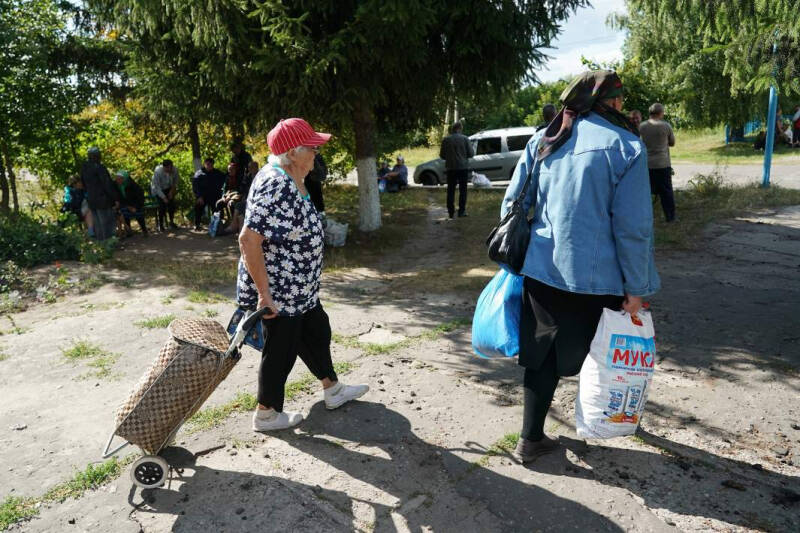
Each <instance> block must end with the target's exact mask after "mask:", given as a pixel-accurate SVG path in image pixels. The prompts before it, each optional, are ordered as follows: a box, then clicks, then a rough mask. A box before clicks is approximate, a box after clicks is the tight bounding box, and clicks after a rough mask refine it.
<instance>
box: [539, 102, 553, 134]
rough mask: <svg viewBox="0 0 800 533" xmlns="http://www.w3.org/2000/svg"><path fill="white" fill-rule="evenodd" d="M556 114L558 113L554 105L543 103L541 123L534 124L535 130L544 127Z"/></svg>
mask: <svg viewBox="0 0 800 533" xmlns="http://www.w3.org/2000/svg"><path fill="white" fill-rule="evenodd" d="M556 114H558V110H557V109H556V106H554V105H553V104H545V105H544V106H543V107H542V123H541V124H539V125H538V126H536V131H539V130H541V129H543V128H546V127H547V125H548V124H550V123H551V122H553V119H554V118H556Z"/></svg>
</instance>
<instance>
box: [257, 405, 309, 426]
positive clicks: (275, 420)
mask: <svg viewBox="0 0 800 533" xmlns="http://www.w3.org/2000/svg"><path fill="white" fill-rule="evenodd" d="M302 421H303V415H302V414H300V413H291V412H288V411H284V412H282V413H278V412H277V411H275V409H256V412H255V413H253V431H276V430H279V429H287V428H290V427H292V426H296V425H297V424H299V423H300V422H302Z"/></svg>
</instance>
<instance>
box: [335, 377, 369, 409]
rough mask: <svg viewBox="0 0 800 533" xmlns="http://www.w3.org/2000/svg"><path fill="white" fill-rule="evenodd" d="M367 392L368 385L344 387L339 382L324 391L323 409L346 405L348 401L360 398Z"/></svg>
mask: <svg viewBox="0 0 800 533" xmlns="http://www.w3.org/2000/svg"><path fill="white" fill-rule="evenodd" d="M368 390H369V385H345V384H344V383H342V382H341V381H340V382H339V383H337V384H336V385H334V386H333V387H330V388H328V389H325V407H326V408H328V409H336V408H337V407H341V406H342V405H344V404H346V403H347V402H349V401H350V400H355V399H356V398H361V397H362V396H364V395H365V394H366V393H367V391H368Z"/></svg>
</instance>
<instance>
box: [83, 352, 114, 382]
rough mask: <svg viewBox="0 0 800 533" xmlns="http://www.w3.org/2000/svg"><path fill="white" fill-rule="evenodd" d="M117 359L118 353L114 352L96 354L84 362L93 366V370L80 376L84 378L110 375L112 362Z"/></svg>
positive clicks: (90, 366)
mask: <svg viewBox="0 0 800 533" xmlns="http://www.w3.org/2000/svg"><path fill="white" fill-rule="evenodd" d="M117 359H119V354H116V353H112V354H106V355H101V356H98V357H96V358H94V359H92V360H91V361H89V362H88V363H87V364H86V366H88V367H89V368H93V369H94V370H93V371H90V372H89V373H87V374H84V375H83V376H81V377H82V378H85V379H88V378H107V377H110V376H111V367H112V366H114V363H116V362H117Z"/></svg>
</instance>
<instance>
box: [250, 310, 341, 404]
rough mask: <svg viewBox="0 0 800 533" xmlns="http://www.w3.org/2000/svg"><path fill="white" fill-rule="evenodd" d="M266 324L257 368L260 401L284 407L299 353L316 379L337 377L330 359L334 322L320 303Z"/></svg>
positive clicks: (334, 379)
mask: <svg viewBox="0 0 800 533" xmlns="http://www.w3.org/2000/svg"><path fill="white" fill-rule="evenodd" d="M264 326H265V327H266V330H265V336H266V341H265V343H264V350H263V351H262V352H261V366H260V367H259V369H258V403H260V404H261V405H263V406H264V407H272V408H273V409H275V410H276V411H278V412H282V411H283V400H284V388H285V387H286V378H288V377H289V373H290V372H291V371H292V368H293V367H294V363H295V361H296V360H297V356H298V355H299V356H300V359H302V360H303V362H304V363H305V364H306V366H307V367H308V369H309V370H310V371H311V373H312V374H314V377H316V378H317V379H320V380H321V379H325V378H329V379H330V380H331V381H336V380H337V378H336V372H335V371H334V370H333V361H332V360H331V324H330V321H329V320H328V314H327V313H326V312H325V311H324V310H323V309H322V305H321V304H318V305H317V306H316V307H315V308H314V309H311V310H310V311H307V312H306V313H304V314H302V315H298V316H278V317H275V318H273V319H270V320H265V321H264Z"/></svg>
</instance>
